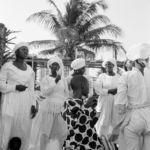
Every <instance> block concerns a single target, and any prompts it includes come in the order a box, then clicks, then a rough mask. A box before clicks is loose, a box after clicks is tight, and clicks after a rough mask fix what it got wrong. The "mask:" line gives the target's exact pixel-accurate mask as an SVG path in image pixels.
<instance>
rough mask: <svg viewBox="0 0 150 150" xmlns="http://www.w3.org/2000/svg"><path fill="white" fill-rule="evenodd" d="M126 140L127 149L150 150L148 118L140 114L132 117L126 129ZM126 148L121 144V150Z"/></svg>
mask: <svg viewBox="0 0 150 150" xmlns="http://www.w3.org/2000/svg"><path fill="white" fill-rule="evenodd" d="M121 136H122V135H121ZM124 141H125V146H126V150H150V132H148V131H147V125H146V120H144V119H143V118H142V117H140V116H139V115H137V116H134V117H132V118H131V120H130V122H129V124H128V125H127V126H126V127H125V129H124ZM124 148H125V147H124V146H123V145H122V144H120V148H119V150H123V149H124Z"/></svg>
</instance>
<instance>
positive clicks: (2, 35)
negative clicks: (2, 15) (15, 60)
mask: <svg viewBox="0 0 150 150" xmlns="http://www.w3.org/2000/svg"><path fill="white" fill-rule="evenodd" d="M6 31H7V28H6V27H5V25H4V24H2V23H0V68H1V66H2V63H3V55H4V52H5V48H6V36H7V35H6Z"/></svg>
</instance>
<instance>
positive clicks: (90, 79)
mask: <svg viewBox="0 0 150 150" xmlns="http://www.w3.org/2000/svg"><path fill="white" fill-rule="evenodd" d="M87 79H88V82H89V94H88V97H91V96H93V79H92V78H90V77H87Z"/></svg>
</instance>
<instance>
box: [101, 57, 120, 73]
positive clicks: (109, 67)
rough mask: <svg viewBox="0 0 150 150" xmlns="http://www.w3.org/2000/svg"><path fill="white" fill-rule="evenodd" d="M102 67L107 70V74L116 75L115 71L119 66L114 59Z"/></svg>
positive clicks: (104, 63) (107, 61)
mask: <svg viewBox="0 0 150 150" xmlns="http://www.w3.org/2000/svg"><path fill="white" fill-rule="evenodd" d="M102 65H103V67H104V68H105V70H106V73H107V74H112V73H115V72H114V69H115V67H116V66H117V65H116V60H115V59H114V58H110V59H108V60H106V61H104V62H103V64H102Z"/></svg>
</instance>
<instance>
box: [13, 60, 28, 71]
mask: <svg viewBox="0 0 150 150" xmlns="http://www.w3.org/2000/svg"><path fill="white" fill-rule="evenodd" d="M11 64H12V66H14V68H16V69H17V70H20V71H22V72H25V71H27V70H28V65H27V64H26V66H27V68H26V70H22V69H20V68H18V67H17V66H15V65H14V64H13V61H12V63H11Z"/></svg>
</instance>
